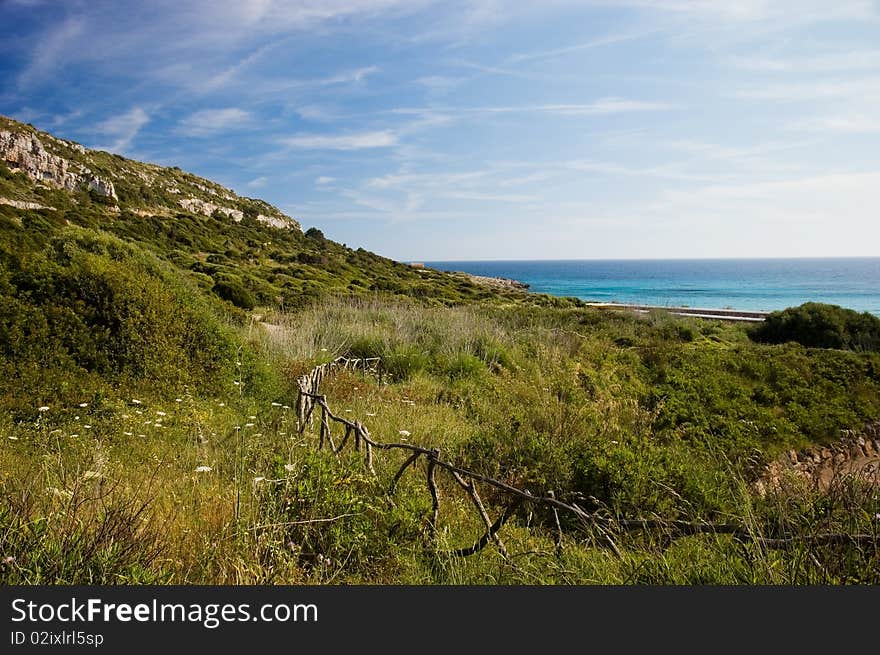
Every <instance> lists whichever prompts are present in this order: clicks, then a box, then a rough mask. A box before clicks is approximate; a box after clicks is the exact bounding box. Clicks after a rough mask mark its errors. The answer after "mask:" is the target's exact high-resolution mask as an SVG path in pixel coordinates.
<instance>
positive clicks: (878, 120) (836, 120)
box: [788, 114, 880, 134]
mask: <svg viewBox="0 0 880 655" xmlns="http://www.w3.org/2000/svg"><path fill="white" fill-rule="evenodd" d="M788 128H789V129H790V130H798V131H803V132H814V133H818V134H826V133H835V134H878V133H880V117H878V116H873V115H866V114H861V115H854V114H842V115H839V116H817V117H814V118H806V119H802V120H799V121H795V122H793V123H791V124H790V125H789V126H788Z"/></svg>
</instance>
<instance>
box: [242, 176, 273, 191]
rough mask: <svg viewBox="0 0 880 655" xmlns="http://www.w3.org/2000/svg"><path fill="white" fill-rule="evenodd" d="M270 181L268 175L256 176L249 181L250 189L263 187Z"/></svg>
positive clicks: (248, 186)
mask: <svg viewBox="0 0 880 655" xmlns="http://www.w3.org/2000/svg"><path fill="white" fill-rule="evenodd" d="M268 182H269V178H268V177H256V178H254V179H253V180H251V181H250V182H248V183H247V185H246V186H247V188H248V189H262V188H263V187H264V186H266V184H267V183H268Z"/></svg>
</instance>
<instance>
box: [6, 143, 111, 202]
mask: <svg viewBox="0 0 880 655" xmlns="http://www.w3.org/2000/svg"><path fill="white" fill-rule="evenodd" d="M46 137H47V138H48V139H50V140H51V141H58V139H55V138H53V137H51V136H49V135H46ZM67 145H69V146H71V147H73V148H76V149H79V150H80V152H82V153H83V154H85V153H86V150H85V148H83V147H82V146H80V145H79V144H72V143H68V144H67ZM77 147H78V148H77ZM0 159H2V160H3V162H4V163H5V164H6V165H7V166H8V167H9V168H10V169H11V170H13V171H22V172H23V173H25V174H26V175H27V176H28V177H29V178H31V179H32V180H34V181H35V182H41V183H43V184H50V185H52V186H55V187H57V188H59V189H67V190H68V191H77V190H80V189H85V190H87V191H95V192H96V193H98V194H100V195H102V196H106V197H109V198H113V199H114V200H118V198H117V196H116V189H115V188H114V187H113V182H110V181H109V180H105V179H103V178H101V177H99V176H97V175H95V174H94V173H92V171H91V170H89V169H88V168H87V167H86V166H83V165H82V164H80V163H77V162H72V161H69V160H67V159H65V158H64V157H61V156H59V155H56V154H53V153H51V152H49V151H48V150H46V148H45V146H44V145H43V142H42V141H41V140H40V139H39V138H37V136H36V135H35V134H28V133H22V132H13V131H12V130H8V129H4V130H0Z"/></svg>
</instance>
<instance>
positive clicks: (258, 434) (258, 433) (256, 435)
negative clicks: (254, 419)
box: [253, 432, 263, 437]
mask: <svg viewBox="0 0 880 655" xmlns="http://www.w3.org/2000/svg"><path fill="white" fill-rule="evenodd" d="M253 436H254V437H262V436H263V433H262V432H257V433H256V434H255V435H253Z"/></svg>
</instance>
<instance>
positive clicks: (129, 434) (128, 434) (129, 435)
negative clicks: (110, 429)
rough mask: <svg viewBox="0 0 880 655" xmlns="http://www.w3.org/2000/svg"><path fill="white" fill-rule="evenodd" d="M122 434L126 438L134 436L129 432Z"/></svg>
mask: <svg viewBox="0 0 880 655" xmlns="http://www.w3.org/2000/svg"><path fill="white" fill-rule="evenodd" d="M122 434H124V435H125V436H126V437H133V436H134V434H133V433H131V432H123V433H122Z"/></svg>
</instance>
